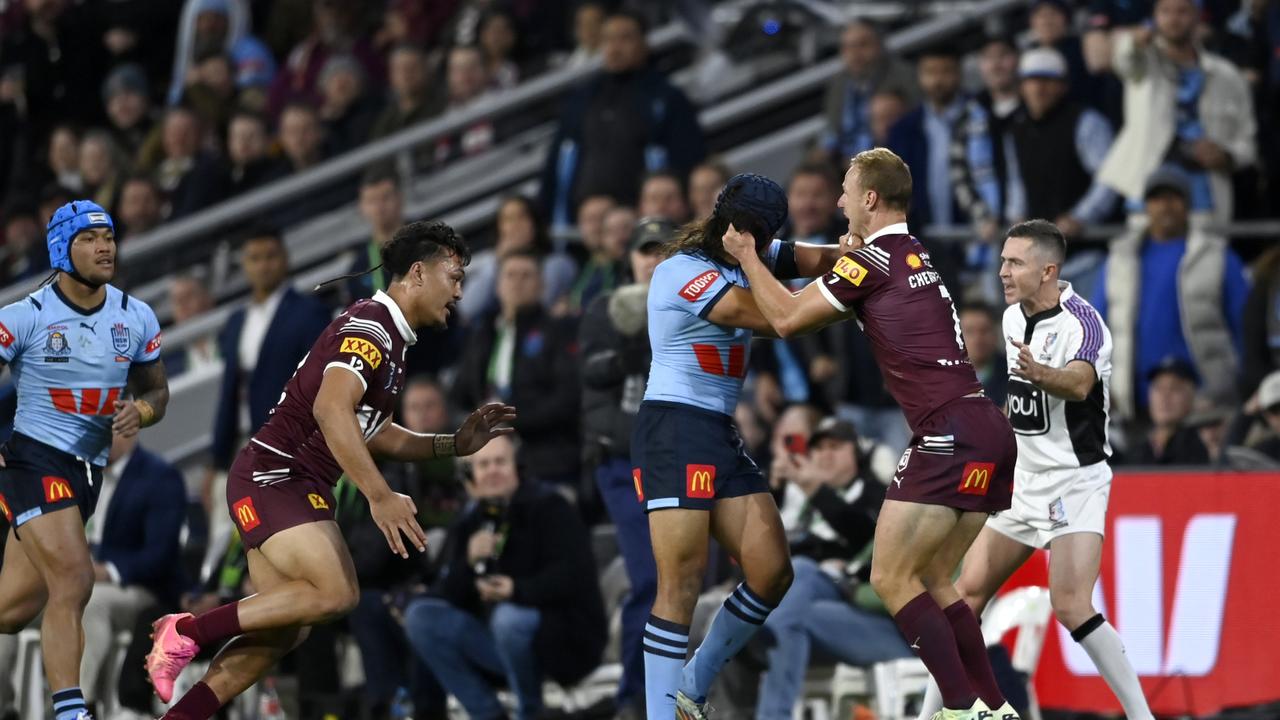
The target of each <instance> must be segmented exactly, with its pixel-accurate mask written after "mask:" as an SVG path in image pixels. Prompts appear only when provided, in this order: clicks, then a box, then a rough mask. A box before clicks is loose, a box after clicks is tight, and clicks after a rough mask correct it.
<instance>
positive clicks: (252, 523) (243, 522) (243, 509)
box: [231, 497, 262, 532]
mask: <svg viewBox="0 0 1280 720" xmlns="http://www.w3.org/2000/svg"><path fill="white" fill-rule="evenodd" d="M231 516H232V517H234V518H235V519H236V523H237V524H238V525H239V526H240V529H241V530H242V531H244V532H249V531H250V530H252V529H254V528H256V527H258V526H259V525H261V524H262V518H260V517H258V510H257V509H256V508H255V507H253V498H251V497H242V498H240V499H239V500H237V501H235V504H233V505H232V506H231Z"/></svg>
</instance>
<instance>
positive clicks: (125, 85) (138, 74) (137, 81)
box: [102, 63, 149, 103]
mask: <svg viewBox="0 0 1280 720" xmlns="http://www.w3.org/2000/svg"><path fill="white" fill-rule="evenodd" d="M148 91H149V87H148V84H147V74H146V73H145V72H143V70H142V66H141V65H138V64H137V63H125V64H124V65H121V66H120V67H117V68H116V69H114V70H112V71H111V74H110V75H108V76H107V79H106V80H104V81H103V82H102V101H103V102H104V103H105V102H108V101H110V100H111V98H113V97H115V96H116V95H119V94H120V93H126V92H131V93H137V94H139V95H141V96H143V97H146V96H147V94H148Z"/></svg>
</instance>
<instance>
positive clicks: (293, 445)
mask: <svg viewBox="0 0 1280 720" xmlns="http://www.w3.org/2000/svg"><path fill="white" fill-rule="evenodd" d="M416 340H417V335H415V334H414V332H413V328H411V327H409V323H408V321H406V320H405V318H404V313H402V312H401V311H400V308H399V306H397V305H396V303H395V301H394V300H392V299H391V297H390V296H389V295H387V294H386V293H384V292H382V291H381V290H379V291H378V292H377V293H376V294H374V296H373V297H372V298H369V299H367V300H361V301H359V302H356V303H354V304H353V305H351V307H349V308H347V309H346V311H345V312H343V313H342V314H341V315H339V316H338V318H337V319H336V320H334V321H333V322H331V323H329V326H328V327H326V328H325V329H324V332H322V333H320V337H319V338H318V339H317V340H316V342H315V344H314V345H312V346H311V351H310V352H308V353H307V356H306V357H304V358H302V362H301V363H299V364H298V369H297V370H295V371H294V373H293V377H292V378H290V379H289V382H288V384H286V385H285V386H284V392H283V393H282V394H281V395H280V401H279V402H278V403H276V406H275V407H274V408H272V410H271V415H270V417H269V418H268V419H267V423H266V424H265V425H263V426H262V429H261V430H259V431H258V432H257V434H255V435H254V436H253V440H252V442H253V443H256V444H257V445H258V446H259V447H260V448H265V449H266V450H269V451H271V452H273V453H275V454H276V455H280V456H282V457H285V458H288V460H289V462H288V463H287V465H288V468H289V469H288V471H287V473H286V474H287V475H288V477H290V478H292V477H299V478H304V477H305V478H310V479H314V480H320V481H322V482H325V483H328V484H330V485H333V484H335V483H337V482H338V478H339V477H340V476H341V475H342V468H340V467H339V466H338V462H337V461H336V460H334V459H333V454H332V453H330V452H329V446H328V445H327V444H326V443H325V441H324V435H323V434H322V433H321V432H320V427H319V425H317V424H316V420H315V416H314V415H312V406H313V405H314V404H315V400H316V394H317V393H318V392H320V381H321V380H323V379H324V374H325V371H326V370H328V369H329V368H331V367H336V368H340V369H338V370H334V372H350V373H353V374H354V375H355V376H356V377H358V378H360V383H361V384H362V385H364V395H362V396H361V397H360V402H359V404H358V405H357V406H356V408H355V410H356V419H357V420H358V421H359V422H360V430H361V432H363V433H364V439H365V440H366V441H367V440H369V439H370V438H372V437H373V436H374V435H376V434H377V433H378V431H379V430H381V429H382V428H383V426H385V425H386V424H387V423H388V422H390V421H391V417H392V414H393V413H394V412H395V408H396V398H397V396H398V395H399V394H400V389H401V388H402V387H404V353H405V348H407V347H408V346H409V345H412V344H413V343H414V342H415V341H416ZM270 341H271V340H270V338H268V339H267V342H270Z"/></svg>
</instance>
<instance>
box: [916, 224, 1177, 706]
mask: <svg viewBox="0 0 1280 720" xmlns="http://www.w3.org/2000/svg"><path fill="white" fill-rule="evenodd" d="M1066 252H1067V243H1066V240H1065V239H1064V238H1063V235H1062V232H1061V231H1060V230H1059V229H1058V228H1057V227H1056V226H1055V225H1054V224H1053V223H1050V222H1048V221H1046V220H1031V221H1029V222H1025V223H1020V224H1018V225H1014V226H1013V227H1012V228H1010V229H1009V232H1008V233H1007V234H1006V239H1005V245H1004V252H1003V253H1002V254H1001V256H1000V283H1001V285H1002V286H1003V288H1004V298H1005V301H1006V302H1007V303H1009V307H1008V309H1007V310H1005V313H1004V334H1005V342H1006V343H1007V345H1006V355H1007V357H1008V358H1009V393H1008V412H1009V421H1010V424H1012V425H1013V430H1014V433H1015V434H1016V435H1017V440H1018V462H1017V466H1016V470H1015V473H1014V491H1013V506H1012V507H1011V508H1010V509H1009V510H1006V511H1004V512H1001V513H999V514H997V515H995V516H993V517H992V518H991V519H989V520H988V521H987V524H986V527H984V528H983V529H982V532H981V533H980V534H979V535H978V539H977V540H976V541H974V543H973V546H972V547H970V548H969V552H968V554H966V555H965V558H964V565H963V570H962V571H961V573H960V579H959V580H958V581H957V583H956V589H957V590H958V591H959V592H960V595H961V597H963V598H964V599H965V600H966V601H967V602H968V603H969V605H970V606H971V607H972V608H973V610H974V612H975V613H976V614H978V615H981V613H982V610H983V608H984V607H986V604H987V602H988V601H990V600H991V597H992V596H993V595H995V593H996V590H998V589H999V588H1000V586H1001V585H1003V584H1004V582H1005V581H1006V580H1008V579H1009V576H1010V575H1012V574H1013V572H1014V571H1015V570H1017V569H1018V568H1019V567H1020V566H1021V565H1022V564H1023V563H1024V562H1026V560H1027V558H1029V557H1031V553H1032V552H1034V551H1035V550H1036V548H1042V547H1047V548H1049V550H1050V554H1049V595H1050V597H1051V599H1052V602H1053V611H1054V614H1055V615H1056V616H1057V618H1058V621H1059V622H1061V623H1062V624H1063V625H1064V626H1065V627H1066V628H1067V629H1068V630H1070V631H1071V637H1072V638H1073V639H1074V640H1075V641H1076V642H1078V643H1080V645H1081V647H1083V648H1084V650H1085V652H1087V653H1088V654H1089V657H1090V658H1092V660H1093V663H1094V665H1096V666H1097V668H1098V672H1099V673H1101V675H1102V677H1103V678H1104V679H1105V680H1106V681H1107V685H1108V686H1110V688H1111V691H1112V692H1113V693H1115V695H1116V698H1117V699H1119V700H1120V704H1121V705H1122V706H1123V707H1124V714H1125V716H1126V717H1127V718H1129V719H1130V720H1151V719H1152V715H1151V710H1150V708H1148V707H1147V701H1146V698H1145V697H1144V696H1143V694H1142V686H1141V685H1140V684H1139V683H1138V675H1137V673H1135V672H1134V670H1133V666H1132V665H1130V664H1129V660H1128V658H1126V657H1125V654H1124V646H1123V645H1122V644H1121V641H1120V636H1119V634H1117V633H1116V630H1115V628H1114V627H1112V626H1111V623H1109V622H1107V620H1106V618H1104V617H1103V616H1102V614H1101V613H1099V612H1098V611H1097V609H1096V608H1094V607H1093V602H1092V594H1093V587H1094V585H1095V584H1096V583H1097V580H1098V565H1099V563H1100V562H1101V560H1102V537H1103V533H1104V532H1105V529H1106V520H1107V499H1108V497H1109V496H1110V493H1111V468H1110V466H1108V465H1107V459H1108V458H1109V457H1111V444H1110V443H1109V442H1108V439H1107V419H1108V418H1107V406H1108V393H1109V387H1108V386H1109V382H1110V379H1111V332H1110V331H1109V330H1108V329H1107V326H1106V325H1105V324H1104V323H1103V321H1102V317H1101V316H1100V315H1099V314H1098V312H1097V311H1096V310H1094V309H1093V307H1092V306H1091V305H1089V303H1088V302H1087V301H1085V299H1084V298H1082V297H1080V296H1079V295H1076V293H1075V292H1074V291H1073V290H1072V289H1071V284H1070V283H1067V282H1063V281H1061V280H1059V279H1058V273H1059V271H1060V269H1061V267H1062V262H1063V260H1064V259H1065V258H1066ZM940 707H941V702H940V697H939V696H938V693H937V690H936V689H935V688H934V687H933V686H932V685H931V686H930V688H929V693H928V695H927V696H926V698H925V704H924V708H923V709H922V711H921V717H926V718H927V717H929V716H930V715H931V714H932V713H933V712H935V711H936V710H937V709H939V708H940Z"/></svg>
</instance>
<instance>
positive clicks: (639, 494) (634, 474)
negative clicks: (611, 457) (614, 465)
mask: <svg viewBox="0 0 1280 720" xmlns="http://www.w3.org/2000/svg"><path fill="white" fill-rule="evenodd" d="M631 482H633V483H635V485H636V500H638V501H640V502H644V486H643V485H641V484H640V468H631Z"/></svg>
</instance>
